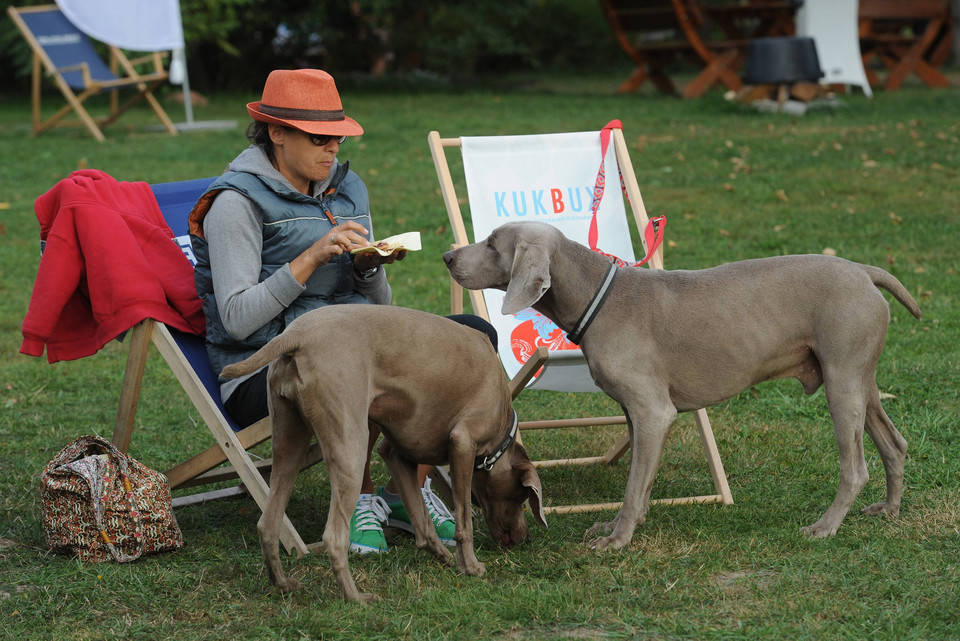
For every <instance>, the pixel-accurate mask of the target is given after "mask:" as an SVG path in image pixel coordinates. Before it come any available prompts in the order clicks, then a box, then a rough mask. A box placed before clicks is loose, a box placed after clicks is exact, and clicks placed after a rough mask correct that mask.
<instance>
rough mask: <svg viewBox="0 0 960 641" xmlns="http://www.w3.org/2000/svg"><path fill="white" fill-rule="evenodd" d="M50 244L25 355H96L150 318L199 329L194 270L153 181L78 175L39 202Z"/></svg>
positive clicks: (27, 325)
mask: <svg viewBox="0 0 960 641" xmlns="http://www.w3.org/2000/svg"><path fill="white" fill-rule="evenodd" d="M34 210H35V211H36V214H37V219H38V220H39V222H40V240H41V243H42V244H43V245H44V249H43V255H42V257H41V259H40V267H39V269H38V270H37V280H36V282H35V283H34V288H33V294H32V295H31V299H30V306H29V308H28V310H27V315H26V317H25V318H24V321H23V328H22V331H23V337H24V339H23V344H22V345H21V347H20V351H21V352H22V353H24V354H28V355H30V356H42V355H43V350H44V347H46V350H47V359H48V360H49V361H50V362H51V363H54V362H56V361H60V360H73V359H77V358H81V357H83V356H89V355H91V354H94V353H96V352H97V351H98V350H99V349H100V348H102V347H103V346H104V345H106V344H107V342H109V341H110V340H112V339H114V338H116V337H117V336H118V335H120V334H122V333H123V332H124V331H126V330H128V329H130V328H131V327H133V326H134V325H136V324H137V323H139V322H140V321H142V320H143V319H145V318H154V319H156V320H158V321H160V322H162V323H165V324H167V325H170V326H172V327H175V328H177V329H179V330H181V331H185V332H190V333H193V334H199V335H202V334H203V333H204V316H203V310H202V306H201V302H200V299H199V297H198V296H197V291H196V288H195V286H194V283H193V267H192V266H191V265H190V262H189V261H188V260H187V258H186V257H185V256H184V254H183V251H182V250H181V249H180V247H179V246H178V245H177V244H176V243H174V242H173V241H172V240H171V238H172V236H173V234H172V233H171V231H170V228H169V227H168V226H167V224H166V222H165V221H164V219H163V214H162V213H161V212H160V208H159V206H158V205H157V201H156V199H155V198H154V196H153V192H152V191H151V189H150V185H148V184H147V183H145V182H117V181H116V180H115V179H114V178H113V177H111V176H110V175H108V174H106V173H104V172H102V171H97V170H92V169H88V170H80V171H75V172H73V173H72V174H70V176H69V177H68V178H66V179H64V180H61V181H60V182H58V183H57V184H56V185H55V186H54V187H53V188H52V189H51V190H50V191H48V192H47V193H45V194H43V195H42V196H40V197H39V198H37V200H36V203H35V204H34Z"/></svg>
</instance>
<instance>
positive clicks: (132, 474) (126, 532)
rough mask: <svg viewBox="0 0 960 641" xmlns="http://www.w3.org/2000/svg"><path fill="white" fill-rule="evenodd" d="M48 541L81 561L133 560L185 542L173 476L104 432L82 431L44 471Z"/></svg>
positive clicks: (43, 509)
mask: <svg viewBox="0 0 960 641" xmlns="http://www.w3.org/2000/svg"><path fill="white" fill-rule="evenodd" d="M40 480H41V484H42V486H43V491H42V495H41V511H42V521H43V534H44V537H45V538H46V541H47V546H48V547H49V548H50V549H51V550H53V551H54V552H57V553H62V554H73V555H76V556H78V557H79V558H80V560H81V561H89V562H93V563H101V562H103V561H109V560H110V559H114V560H116V561H117V562H118V563H129V562H130V561H134V560H136V559H138V558H139V557H140V556H141V555H143V554H151V553H153V552H162V551H164V550H173V549H177V548H181V547H183V536H182V535H181V533H180V526H179V525H177V519H176V517H175V516H174V514H173V506H172V503H171V500H170V488H169V487H168V485H167V479H166V477H164V476H163V474H160V473H159V472H155V471H154V470H151V469H150V468H148V467H147V466H145V465H143V464H142V463H140V462H138V461H137V460H135V459H133V458H132V457H130V456H127V455H126V454H124V453H123V452H121V451H120V450H118V449H117V448H116V447H114V445H113V444H112V443H110V441H107V440H106V439H103V438H100V437H99V436H81V437H80V438H78V439H77V440H75V441H74V442H73V443H71V444H70V445H68V446H67V447H65V448H64V449H63V450H62V451H61V452H60V453H59V454H57V456H56V457H55V458H54V459H53V460H52V461H50V462H49V463H48V464H47V466H46V468H44V470H43V475H42V476H41V479H40Z"/></svg>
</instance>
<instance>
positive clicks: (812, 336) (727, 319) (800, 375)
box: [443, 222, 920, 549]
mask: <svg viewBox="0 0 960 641" xmlns="http://www.w3.org/2000/svg"><path fill="white" fill-rule="evenodd" d="M443 259H444V261H445V262H446V264H447V268H448V269H449V270H450V274H451V275H452V276H453V278H454V279H455V280H456V281H457V282H459V283H460V284H461V285H463V286H464V287H466V288H468V289H484V288H496V289H501V290H504V291H505V292H506V296H505V298H504V301H503V309H502V311H503V313H504V314H511V313H516V312H518V311H520V310H522V309H525V308H527V307H531V306H532V307H533V308H534V309H536V310H537V311H539V312H540V313H542V314H543V315H545V316H547V317H548V318H550V319H551V320H553V321H554V322H555V323H556V324H557V325H558V326H559V327H560V328H561V329H563V330H564V331H566V332H570V333H572V334H574V335H575V336H576V337H577V338H578V339H579V341H580V343H581V348H582V350H583V353H584V356H585V357H586V360H587V364H588V366H589V367H590V373H591V375H592V376H593V379H594V381H595V382H596V384H597V386H599V387H600V388H601V389H602V390H603V391H604V392H606V393H607V394H608V395H609V396H610V397H611V398H613V399H614V400H616V401H617V402H618V403H620V405H621V406H622V407H623V409H624V412H625V415H626V416H627V420H628V423H629V430H630V443H631V447H632V452H631V460H630V472H629V475H628V478H627V488H626V493H625V496H624V503H623V507H622V508H621V509H620V512H619V513H618V514H617V516H616V517H615V518H614V520H613V521H612V522H610V523H597V524H595V525H594V526H593V527H592V528H591V529H590V531H589V532H588V534H590V535H599V536H597V537H596V538H594V539H593V540H592V541H591V543H590V545H591V546H592V547H595V548H612V549H617V548H622V547H624V546H626V545H628V544H629V543H630V541H631V539H632V538H633V533H634V530H635V529H636V527H637V525H640V524H642V523H643V521H644V519H645V517H646V514H647V510H648V507H649V501H650V490H651V488H652V486H653V480H654V477H655V475H656V471H657V466H658V464H659V461H660V457H661V454H662V452H663V447H664V442H665V440H666V437H667V433H668V432H669V430H670V428H671V426H672V425H673V423H674V421H675V420H676V418H677V413H678V412H684V411H692V410H697V409H699V408H701V407H709V406H711V405H715V404H717V403H719V402H721V401H723V400H726V399H728V398H731V397H733V396H735V395H737V394H739V393H740V392H741V391H743V390H744V389H746V388H748V387H750V386H751V385H754V384H756V383H760V382H762V381H766V380H770V379H774V378H788V377H792V378H796V379H798V380H799V381H800V383H801V384H802V385H803V389H804V391H805V392H806V393H808V394H812V393H813V392H815V391H816V390H817V388H819V387H820V385H823V386H824V390H825V392H826V397H827V403H828V406H829V409H830V415H831V417H832V418H833V423H834V433H835V436H836V441H837V446H838V448H839V451H840V483H839V489H838V491H837V496H836V498H835V499H834V501H833V504H832V505H831V506H830V507H829V509H827V511H826V512H825V513H824V514H823V516H821V517H820V519H819V520H817V521H816V522H815V523H813V524H812V525H809V526H807V527H805V528H803V529H802V531H803V532H804V533H805V534H807V535H809V536H811V537H827V536H832V535H834V534H836V532H837V529H838V528H839V527H840V523H841V521H843V518H844V516H845V515H846V514H847V511H848V510H849V509H850V507H851V506H852V505H853V502H854V499H856V497H857V495H858V494H859V493H860V490H861V489H862V488H863V486H864V485H865V484H866V482H867V479H868V475H867V466H866V460H865V459H864V454H863V431H864V429H866V431H867V434H869V435H870V438H871V439H873V442H874V443H875V444H876V446H877V450H878V451H879V452H880V457H881V459H882V460H883V467H884V470H885V472H886V481H887V494H886V500H885V501H884V502H882V503H874V504H873V505H870V506H869V507H867V508H865V509H864V510H863V512H864V513H866V514H881V513H887V514H890V515H894V516H896V515H897V514H898V513H899V510H900V498H901V494H902V490H903V463H904V458H905V455H906V450H907V443H906V441H905V440H904V438H903V436H901V435H900V432H898V431H897V429H896V428H895V427H894V425H893V423H892V422H891V421H890V419H889V418H888V417H887V415H886V413H885V412H884V411H883V408H882V407H881V405H880V392H879V390H878V389H877V383H876V368H877V363H878V362H879V359H880V353H881V351H882V350H883V344H884V340H885V338H886V333H887V325H888V324H889V322H890V306H889V305H888V303H887V301H886V300H885V299H884V297H883V295H882V294H881V293H880V292H879V290H878V289H877V288H878V287H880V288H883V289H885V290H887V291H888V292H890V293H891V294H892V295H893V296H894V298H896V299H897V300H898V301H899V302H900V303H901V304H902V305H903V306H904V307H906V308H907V309H908V310H909V311H910V313H911V314H913V315H914V316H915V317H916V318H918V319H919V318H920V308H919V307H918V306H917V303H916V301H915V300H914V299H913V297H911V296H910V294H909V293H908V292H907V290H906V289H905V288H904V287H903V285H902V284H901V283H900V282H899V281H898V280H897V279H896V278H894V277H893V276H891V275H890V274H889V273H888V272H886V271H884V270H882V269H879V268H877V267H871V266H868V265H861V264H859V263H854V262H850V261H847V260H843V259H841V258H836V257H830V256H819V255H805V256H780V257H773V258H761V259H756V260H746V261H741V262H735V263H729V264H726V265H722V266H719V267H713V268H710V269H703V270H692V271H683V270H677V271H662V270H648V269H640V268H623V269H620V270H619V271H617V270H616V268H613V267H611V263H610V261H609V260H607V259H606V258H604V257H603V256H601V255H599V254H597V253H595V252H592V251H590V250H589V249H588V248H586V247H584V246H583V245H581V244H579V243H575V242H573V241H571V240H569V239H567V238H566V237H565V236H564V235H563V234H562V233H561V232H560V231H559V230H557V229H556V228H554V227H552V226H550V225H548V224H544V223H534V222H519V223H508V224H506V225H503V226H501V227H499V228H497V229H495V230H494V232H493V233H492V234H491V235H490V236H489V237H488V238H487V239H486V240H484V241H482V242H478V243H475V244H473V245H467V246H465V247H461V248H459V249H455V250H452V251H449V252H447V253H446V254H444V256H443ZM602 283H603V284H605V285H609V286H608V287H607V288H606V290H605V291H603V296H605V297H606V298H605V299H604V298H603V296H601V295H600V294H601V291H602V288H601V284H602ZM594 292H597V294H596V295H595V294H594ZM588 309H589V310H592V312H594V313H593V314H587V313H586V312H585V310H588Z"/></svg>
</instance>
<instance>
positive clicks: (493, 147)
mask: <svg viewBox="0 0 960 641" xmlns="http://www.w3.org/2000/svg"><path fill="white" fill-rule="evenodd" d="M460 140H461V144H462V153H463V165H464V173H465V176H466V183H467V195H468V198H469V200H470V216H471V219H472V221H473V232H474V240H475V241H479V240H483V239H484V238H486V237H487V236H489V235H490V232H492V231H493V230H494V229H495V228H496V227H499V226H500V225H502V224H504V223H507V222H512V221H520V220H533V221H541V222H547V223H550V224H552V225H554V226H555V227H558V228H559V229H560V230H561V231H562V232H563V233H564V235H566V236H567V237H568V238H570V239H571V240H575V241H577V242H579V243H581V244H583V245H587V233H588V231H589V228H590V220H591V212H590V203H591V201H592V200H593V188H594V184H595V182H596V179H597V172H598V170H599V169H600V132H599V131H592V132H578V133H565V134H543V135H528V136H484V137H462V138H461V139H460ZM604 168H605V173H606V183H607V185H606V189H605V193H604V196H603V199H602V200H601V201H600V207H599V209H598V211H597V221H598V231H599V236H598V242H597V248H598V249H599V250H601V251H603V252H605V253H608V254H613V255H615V256H618V257H619V258H622V259H623V260H625V261H629V262H633V261H634V260H635V259H634V254H633V245H632V244H631V240H630V228H629V226H628V223H627V216H626V210H625V208H624V202H623V197H622V195H621V190H620V174H619V170H618V167H617V160H616V152H615V150H614V146H613V145H612V144H611V145H609V147H608V149H607V155H606V158H605V159H604ZM591 293H592V292H591ZM483 296H484V300H485V301H486V304H487V309H488V311H489V314H490V317H491V318H490V321H491V323H492V324H493V326H494V327H495V328H496V329H497V333H498V335H499V337H500V357H501V360H502V361H503V364H504V368H505V369H506V371H507V374H508V375H509V376H510V378H513V377H514V375H516V373H517V372H518V371H519V370H520V368H521V367H522V365H523V363H525V362H526V360H527V359H528V358H529V356H530V353H531V352H532V351H533V350H535V349H536V348H537V347H539V346H541V345H547V346H548V347H549V348H550V349H551V350H573V349H578V348H577V346H576V345H574V344H573V343H570V342H569V341H567V340H566V335H565V334H564V332H562V331H561V330H560V328H558V327H557V326H556V325H554V323H553V322H552V321H550V320H549V319H548V318H546V317H545V316H542V315H541V314H540V313H539V312H536V311H534V310H533V309H526V310H523V311H521V312H519V313H517V314H513V315H509V316H504V315H503V314H501V313H500V309H501V307H502V305H503V297H504V292H502V291H500V290H484V292H483ZM584 371H585V366H584ZM586 378H587V381H588V384H587V385H586V387H584V386H583V384H582V383H573V382H571V383H569V384H568V385H564V384H560V385H559V386H557V385H553V386H550V387H549V389H561V390H562V391H587V390H595V389H596V388H595V387H593V385H592V383H590V382H589V380H590V377H589V375H587V377H586ZM544 387H546V385H544Z"/></svg>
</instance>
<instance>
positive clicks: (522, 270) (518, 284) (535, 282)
mask: <svg viewBox="0 0 960 641" xmlns="http://www.w3.org/2000/svg"><path fill="white" fill-rule="evenodd" d="M548 289H550V254H549V253H548V252H547V249H546V247H544V246H543V245H539V244H537V243H528V242H524V241H520V242H518V243H517V245H516V248H515V251H514V254H513V268H512V269H511V271H510V284H509V285H507V295H506V296H505V297H504V298H503V307H502V308H501V309H500V312H501V313H503V314H516V313H517V312H519V311H520V310H521V309H526V308H527V307H530V306H531V305H533V304H534V303H536V302H537V301H538V300H540V297H541V296H543V295H544V294H545V293H546V292H547V290H548Z"/></svg>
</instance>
